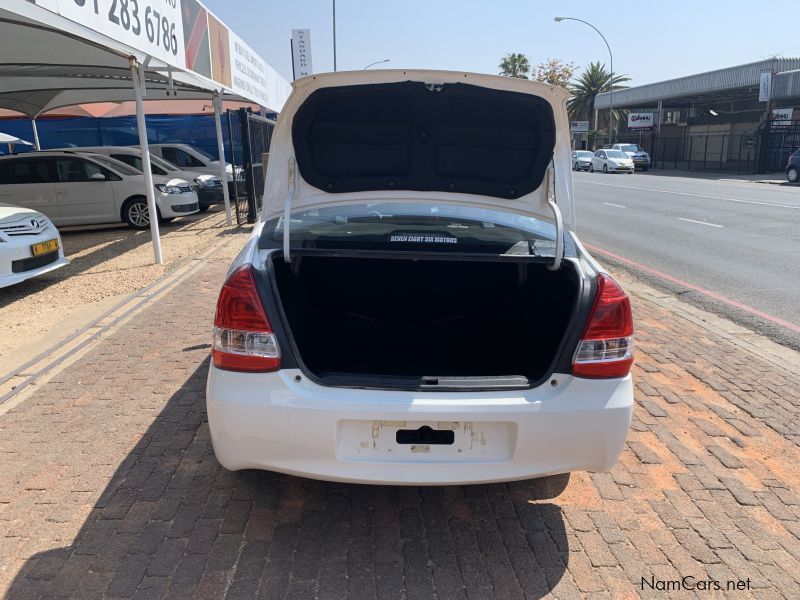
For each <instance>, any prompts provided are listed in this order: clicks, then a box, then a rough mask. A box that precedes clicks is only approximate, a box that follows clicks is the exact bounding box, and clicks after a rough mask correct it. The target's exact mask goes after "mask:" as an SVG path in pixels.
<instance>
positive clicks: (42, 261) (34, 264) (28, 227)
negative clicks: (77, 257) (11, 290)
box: [0, 203, 69, 288]
mask: <svg viewBox="0 0 800 600" xmlns="http://www.w3.org/2000/svg"><path fill="white" fill-rule="evenodd" d="M66 264H69V261H68V260H67V259H66V258H64V250H63V248H62V247H61V236H60V235H59V233H58V230H57V229H56V228H55V226H54V225H53V224H52V223H51V222H50V219H48V218H47V217H45V216H44V215H43V214H42V213H40V212H36V211H35V210H31V209H29V208H22V207H19V206H13V205H11V204H1V203H0V288H3V287H6V286H9V285H13V284H15V283H19V282H20V281H25V280H26V279H30V278H31V277H35V276H36V275H41V274H42V273H47V272H48V271H52V270H53V269H58V268H59V267H63V266H64V265H66Z"/></svg>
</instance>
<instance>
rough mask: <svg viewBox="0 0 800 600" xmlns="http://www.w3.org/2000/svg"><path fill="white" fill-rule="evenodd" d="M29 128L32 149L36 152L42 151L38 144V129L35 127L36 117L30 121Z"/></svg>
mask: <svg viewBox="0 0 800 600" xmlns="http://www.w3.org/2000/svg"><path fill="white" fill-rule="evenodd" d="M31 127H32V128H33V147H34V148H36V151H37V152H38V151H39V150H41V149H42V145H41V144H40V143H39V128H38V127H36V117H34V118H32V119H31Z"/></svg>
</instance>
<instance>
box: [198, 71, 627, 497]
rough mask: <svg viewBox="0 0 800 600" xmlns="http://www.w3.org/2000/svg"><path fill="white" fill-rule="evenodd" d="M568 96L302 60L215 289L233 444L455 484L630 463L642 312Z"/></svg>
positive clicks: (295, 460) (276, 463) (318, 473)
mask: <svg viewBox="0 0 800 600" xmlns="http://www.w3.org/2000/svg"><path fill="white" fill-rule="evenodd" d="M566 100H567V92H566V91H565V90H563V89H562V88H560V87H558V86H550V85H546V84H543V83H537V82H532V81H528V80H524V79H517V78H511V77H496V76H491V75H476V74H470V73H455V72H446V71H414V70H404V71H383V72H370V73H369V75H367V76H365V75H363V74H362V72H358V73H346V72H339V73H330V74H323V75H315V76H314V77H306V78H304V79H300V80H298V81H296V82H295V84H294V88H293V91H292V94H291V96H290V98H289V99H288V101H287V102H286V104H285V105H284V107H283V110H282V114H281V119H280V120H279V122H278V124H277V126H276V129H275V131H274V135H273V139H272V147H271V159H270V163H269V169H268V173H267V183H266V189H267V190H268V193H267V194H266V195H265V198H264V206H263V208H262V212H261V220H260V222H259V223H258V224H257V226H256V227H255V229H254V231H253V233H252V236H251V237H250V239H249V241H248V242H247V243H246V245H245V247H244V248H243V249H242V251H241V252H240V254H239V256H238V257H237V258H236V259H235V260H234V262H233V263H232V265H231V267H230V270H229V272H228V275H227V279H226V281H225V283H224V285H223V287H222V290H221V291H220V294H219V299H218V302H217V308H216V315H215V319H214V329H213V347H212V352H211V353H212V361H211V366H210V370H209V375H208V384H207V394H206V397H207V412H208V422H209V427H210V432H211V440H212V443H213V446H214V451H215V453H216V456H217V458H218V459H219V461H220V463H222V465H224V466H225V467H226V468H228V469H231V470H237V469H268V470H272V471H279V472H283V473H290V474H294V475H300V476H304V477H311V478H318V479H325V480H334V481H346V482H361V483H380V484H410V485H441V484H463V483H478V482H494V481H509V480H517V479H527V478H531V477H539V476H546V475H551V474H557V473H565V472H570V471H575V470H591V471H603V470H606V469H609V468H610V467H611V466H612V465H613V464H614V463H615V461H616V459H617V455H618V453H619V452H620V450H621V449H622V447H623V445H624V443H625V437H626V435H627V432H628V427H629V424H630V419H631V410H632V405H633V391H632V384H631V375H630V367H631V364H632V361H633V357H632V334H633V322H632V317H631V310H630V302H629V300H628V297H627V296H626V294H625V292H623V290H622V289H621V288H620V286H619V285H618V284H617V283H616V282H615V281H614V280H613V279H612V278H611V277H610V276H609V275H608V273H606V272H605V271H604V270H603V269H602V267H600V266H599V265H598V264H597V263H596V262H595V261H594V259H593V258H592V257H591V256H590V255H589V254H588V253H587V251H586V250H585V249H584V248H583V246H582V245H581V243H580V242H579V241H578V238H577V237H576V235H575V233H574V224H575V209H574V205H573V203H572V198H573V194H572V177H570V166H571V161H570V159H571V150H570V139H569V136H570V133H569V126H570V125H569V120H568V118H567V111H566ZM408 106H414V107H415V110H413V111H409V110H405V109H404V107H408ZM485 112H488V113H490V114H492V115H494V116H493V118H492V119H491V121H490V122H485V123H483V124H482V125H481V127H476V126H475V118H474V117H475V114H479V113H485ZM375 123H381V127H380V128H378V129H376V128H375ZM408 131H414V132H416V133H415V135H412V136H409V135H406V134H405V133H404V132H408ZM487 140H491V143H487ZM412 159H413V160H412ZM625 160H629V159H627V158H626V159H625ZM551 190H552V193H553V200H550V198H551V195H550V194H551ZM286 215H289V216H288V217H287V216H286Z"/></svg>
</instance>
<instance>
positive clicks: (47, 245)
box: [31, 240, 58, 256]
mask: <svg viewBox="0 0 800 600" xmlns="http://www.w3.org/2000/svg"><path fill="white" fill-rule="evenodd" d="M56 250H58V240H47V241H46V242H39V243H38V244H33V245H32V246H31V252H33V255H34V256H41V255H42V254H47V253H48V252H55V251H56Z"/></svg>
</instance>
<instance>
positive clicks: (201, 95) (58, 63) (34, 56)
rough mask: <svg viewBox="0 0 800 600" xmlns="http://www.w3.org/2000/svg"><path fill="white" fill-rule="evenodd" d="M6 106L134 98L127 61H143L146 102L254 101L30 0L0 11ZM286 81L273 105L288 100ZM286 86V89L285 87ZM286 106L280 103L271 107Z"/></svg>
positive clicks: (1, 85) (0, 88)
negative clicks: (217, 95) (215, 95)
mask: <svg viewBox="0 0 800 600" xmlns="http://www.w3.org/2000/svg"><path fill="white" fill-rule="evenodd" d="M0 40H3V51H2V53H0V108H6V109H10V110H14V111H17V112H20V113H23V114H25V115H27V116H29V117H32V118H35V117H37V116H38V115H40V114H42V113H44V112H46V111H49V110H52V109H56V108H61V107H64V106H71V105H74V104H82V103H88V102H123V101H128V100H133V99H134V91H133V83H132V79H131V70H130V64H129V58H130V57H134V58H135V59H136V60H137V61H138V62H139V63H140V64H142V65H144V66H145V80H146V85H147V99H148V100H150V99H170V98H176V97H177V98H178V99H184V100H186V99H204V100H208V99H209V94H210V92H211V91H213V90H219V91H221V93H223V95H224V96H225V98H226V99H232V100H241V101H250V99H248V98H244V97H242V96H239V95H237V94H234V93H231V92H230V90H225V89H224V86H221V85H220V84H218V83H217V82H215V81H214V80H212V79H208V78H206V77H203V76H201V75H198V74H197V73H194V72H191V71H184V70H179V69H176V68H173V67H171V66H169V65H167V64H166V63H164V62H161V61H159V60H158V59H153V58H151V57H149V56H147V55H145V54H144V53H143V52H142V51H139V50H137V49H135V48H131V47H130V46H126V45H125V44H122V43H120V42H118V41H117V40H114V39H112V38H110V37H107V36H105V35H102V34H100V33H97V32H96V31H93V30H92V29H89V28H87V27H84V26H82V25H80V24H78V23H75V22H73V21H70V20H68V19H65V18H63V17H61V16H60V15H58V14H55V13H52V12H50V11H48V10H45V9H43V8H41V7H39V6H36V5H35V4H33V3H31V2H28V1H27V0H6V1H4V2H3V7H2V8H0ZM284 84H286V82H285V81H283V80H277V81H268V82H267V85H268V86H270V85H272V86H273V87H277V88H281V89H278V90H277V93H275V94H272V98H273V99H272V100H271V101H270V103H272V104H281V105H282V99H281V98H282V96H284V94H283V89H282V88H283V87H288V84H286V85H284ZM287 91H288V90H287ZM265 108H267V109H269V110H273V111H276V110H280V108H281V106H266V107H265Z"/></svg>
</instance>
